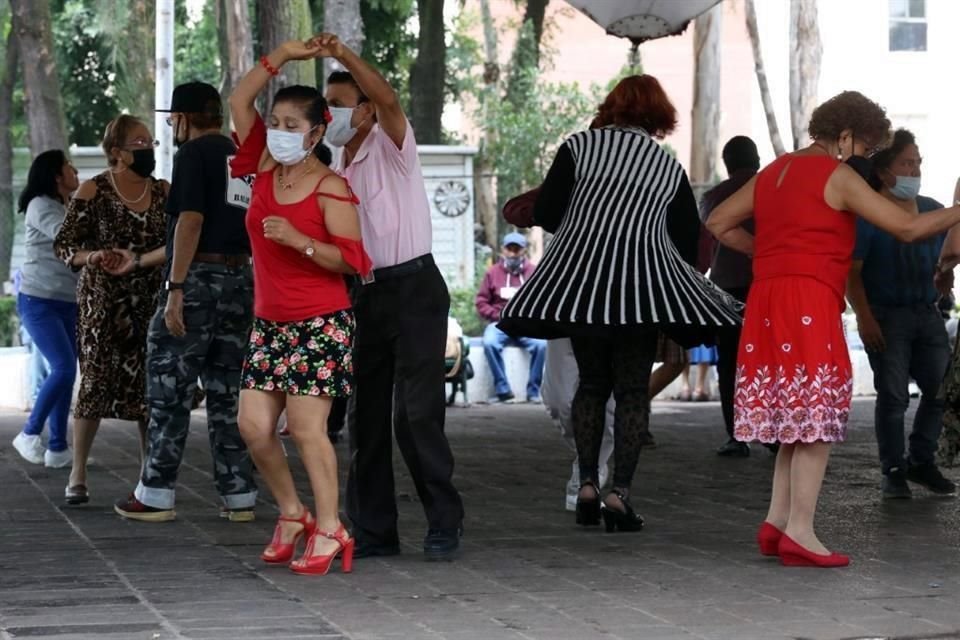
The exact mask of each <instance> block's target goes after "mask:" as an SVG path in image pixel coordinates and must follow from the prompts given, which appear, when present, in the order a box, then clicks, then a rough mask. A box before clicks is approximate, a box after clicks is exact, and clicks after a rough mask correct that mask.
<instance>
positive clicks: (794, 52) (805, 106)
mask: <svg viewBox="0 0 960 640" xmlns="http://www.w3.org/2000/svg"><path fill="white" fill-rule="evenodd" d="M822 56H823V44H822V43H821V42H820V28H819V27H818V26H817V0H790V129H791V132H792V133H793V148H794V149H799V148H800V147H801V146H803V143H804V142H805V141H806V140H807V138H808V137H809V135H808V133H807V127H808V125H809V124H810V116H811V115H813V110H814V109H815V108H816V106H817V85H818V84H819V82H820V59H821V58H822Z"/></svg>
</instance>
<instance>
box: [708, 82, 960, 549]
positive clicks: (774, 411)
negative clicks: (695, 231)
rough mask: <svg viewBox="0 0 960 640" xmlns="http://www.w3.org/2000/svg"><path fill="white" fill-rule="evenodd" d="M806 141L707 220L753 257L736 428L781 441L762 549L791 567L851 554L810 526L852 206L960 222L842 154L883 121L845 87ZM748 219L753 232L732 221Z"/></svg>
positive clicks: (925, 220)
mask: <svg viewBox="0 0 960 640" xmlns="http://www.w3.org/2000/svg"><path fill="white" fill-rule="evenodd" d="M809 131H810V137H811V138H812V139H813V143H812V144H811V145H810V146H809V147H807V148H805V149H801V150H800V151H797V152H794V153H791V154H787V155H784V156H782V157H780V158H778V159H777V160H775V161H774V162H773V163H772V164H771V165H769V166H768V167H767V168H766V169H764V170H763V171H761V172H760V173H759V174H757V176H756V177H754V178H753V179H752V180H751V181H750V182H748V183H747V184H746V185H745V186H744V187H743V188H742V189H741V190H740V191H738V192H737V193H736V194H734V195H733V196H731V197H730V198H729V199H727V200H726V201H725V202H723V203H722V204H721V205H720V206H719V207H717V208H716V209H715V210H714V212H713V215H712V216H711V217H710V219H709V220H708V221H707V227H708V228H709V229H710V231H711V232H713V233H714V235H716V236H717V238H718V239H719V240H720V242H722V243H724V244H725V245H727V246H729V247H732V248H734V249H736V250H738V251H741V252H743V253H746V254H748V255H752V256H753V275H754V284H753V287H752V288H751V290H750V296H749V298H748V300H747V307H746V311H745V314H744V321H743V334H742V337H741V341H740V352H739V355H738V358H737V390H736V395H735V399H734V407H735V418H734V435H735V437H736V438H737V439H738V440H742V441H750V440H759V441H761V442H764V443H774V442H777V443H779V444H780V450H779V453H778V454H777V463H776V468H775V471H774V476H773V489H772V492H771V498H770V508H769V511H768V512H767V517H766V519H765V521H764V522H763V524H762V525H761V527H760V531H759V533H758V534H757V541H758V543H759V545H760V551H761V553H763V554H764V555H772V556H779V557H780V560H781V562H782V563H783V564H784V565H788V566H798V565H804V566H820V567H837V566H846V565H847V564H849V558H848V557H847V556H845V555H843V554H839V553H831V552H830V551H828V550H827V549H826V547H824V546H823V544H821V542H820V541H819V539H818V538H817V536H816V534H815V533H814V530H813V520H814V512H815V510H816V505H817V499H818V498H819V494H820V488H821V485H822V483H823V476H824V472H825V471H826V467H827V459H828V457H829V455H830V447H831V445H832V443H834V442H840V441H842V440H843V439H844V436H845V432H846V424H847V418H848V415H849V411H850V396H851V392H852V388H853V384H852V372H851V367H850V356H849V352H848V351H847V345H846V341H845V338H844V333H843V324H842V320H841V317H840V316H841V313H842V312H843V310H844V308H845V302H844V291H845V282H846V277H847V272H848V271H849V269H850V264H851V257H852V255H853V247H854V242H855V239H856V226H855V218H854V216H855V215H860V216H863V217H864V218H865V219H866V220H867V221H869V222H871V223H872V224H874V225H876V226H877V227H880V228H881V229H884V230H885V231H888V232H890V233H891V234H893V235H894V236H896V237H897V238H898V239H900V240H901V241H903V242H910V241H913V240H917V239H920V238H924V237H928V236H932V235H935V234H937V233H941V232H943V231H944V230H946V229H947V228H949V227H951V226H953V225H954V224H957V223H958V222H960V207H952V208H950V209H941V210H940V211H937V212H933V213H931V214H929V215H923V216H912V215H910V214H908V213H907V212H905V211H904V210H902V209H900V208H899V207H897V206H896V205H894V204H892V203H891V202H890V201H889V200H887V199H886V198H884V197H882V196H880V195H879V194H877V193H876V192H874V191H873V190H872V189H871V188H870V187H869V186H868V185H867V183H866V182H865V181H864V179H863V178H861V176H860V175H859V174H858V173H857V172H856V171H855V170H854V169H852V168H851V166H850V165H849V164H845V163H843V162H841V161H843V160H847V159H848V158H850V157H852V156H859V157H860V159H861V160H863V158H862V156H864V155H865V154H866V153H867V152H868V151H870V150H871V149H872V148H875V147H876V146H878V145H880V144H882V143H883V142H885V140H886V139H887V137H888V136H889V132H890V121H889V120H888V119H887V117H886V115H885V113H884V110H883V109H882V108H881V107H880V106H879V105H877V104H876V103H874V102H872V101H870V100H869V99H867V98H866V97H864V96H863V95H861V94H859V93H857V92H854V91H847V92H844V93H841V94H839V95H838V96H835V97H834V98H832V99H830V100H828V101H827V102H825V103H824V104H822V105H820V106H819V107H818V108H817V109H816V110H815V111H814V113H813V116H812V117H811V119H810V126H809ZM750 217H753V218H754V221H755V229H756V231H755V235H751V234H750V233H748V232H747V231H745V230H744V229H743V228H742V227H741V226H740V225H741V223H742V222H744V221H745V220H747V219H748V218H750Z"/></svg>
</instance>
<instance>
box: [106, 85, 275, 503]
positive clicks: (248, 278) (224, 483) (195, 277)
mask: <svg viewBox="0 0 960 640" xmlns="http://www.w3.org/2000/svg"><path fill="white" fill-rule="evenodd" d="M167 111H168V112H169V113H170V117H169V118H168V119H167V123H168V124H169V125H170V126H172V127H173V137H174V140H175V143H176V144H177V146H179V147H180V149H179V151H177V155H176V156H175V157H174V161H173V180H172V182H171V186H170V195H169V197H168V199H167V216H168V218H167V245H166V246H167V267H166V269H167V271H166V273H167V277H166V284H165V286H164V292H163V294H162V295H161V299H160V305H159V308H158V309H157V313H156V315H154V317H153V321H152V322H151V324H150V332H149V335H148V336H147V406H148V408H149V411H150V422H149V426H148V430H147V443H148V444H147V453H146V457H145V459H144V464H143V470H142V472H141V476H140V483H139V484H138V485H137V487H136V489H135V490H134V491H133V493H131V494H130V495H129V496H128V497H127V498H125V499H123V500H119V501H118V502H117V503H116V505H115V510H116V511H117V513H119V514H120V515H121V516H123V517H125V518H131V519H134V520H143V521H147V522H163V521H166V520H173V519H174V518H175V517H176V514H175V513H174V510H173V506H174V500H175V487H176V481H177V472H178V470H179V468H180V463H181V461H182V460H183V449H184V445H185V444H186V440H187V433H188V432H189V430H190V409H191V403H192V402H193V398H194V394H195V393H196V390H197V378H198V377H199V378H200V379H201V380H202V382H203V387H204V389H205V391H206V394H207V428H208V430H209V433H210V450H211V453H212V454H213V467H214V481H215V483H216V486H217V491H218V492H219V493H220V496H221V498H222V500H223V507H222V508H221V515H222V516H223V517H226V518H229V519H230V520H231V521H234V522H247V521H250V520H253V507H254V504H255V502H256V498H257V487H256V483H255V482H254V478H253V462H252V460H251V458H250V455H249V453H248V452H247V447H246V445H245V444H244V442H243V439H242V438H241V437H240V431H239V428H238V426H237V405H238V398H239V393H240V378H241V371H242V367H243V359H244V352H245V350H246V346H247V339H248V337H249V335H250V327H251V324H252V322H253V275H252V271H251V266H250V243H249V239H248V238H247V231H246V227H245V225H244V218H245V216H246V210H247V206H248V205H249V203H250V185H249V183H247V182H245V181H243V180H239V179H232V178H230V171H229V167H228V166H227V162H228V161H229V159H230V157H231V156H232V155H233V154H234V153H236V146H235V145H234V143H233V141H232V140H230V138H228V137H226V136H224V135H223V134H222V133H221V128H222V127H223V112H222V106H221V100H220V94H219V93H218V92H217V90H216V89H214V88H213V87H212V86H210V85H208V84H205V83H202V82H190V83H187V84H182V85H179V86H178V87H176V89H174V91H173V100H172V101H171V104H170V109H169V110H167Z"/></svg>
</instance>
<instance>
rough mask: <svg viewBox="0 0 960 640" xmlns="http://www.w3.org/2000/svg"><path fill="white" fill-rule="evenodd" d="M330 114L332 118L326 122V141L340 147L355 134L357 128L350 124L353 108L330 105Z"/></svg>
mask: <svg viewBox="0 0 960 640" xmlns="http://www.w3.org/2000/svg"><path fill="white" fill-rule="evenodd" d="M330 115H331V117H332V118H333V119H332V120H331V121H330V122H329V123H327V135H326V138H327V142H329V143H330V144H332V145H333V146H335V147H342V146H343V145H345V144H347V143H348V142H350V141H351V140H353V136H355V135H357V128H356V127H351V126H350V121H351V120H352V119H353V108H352V107H330Z"/></svg>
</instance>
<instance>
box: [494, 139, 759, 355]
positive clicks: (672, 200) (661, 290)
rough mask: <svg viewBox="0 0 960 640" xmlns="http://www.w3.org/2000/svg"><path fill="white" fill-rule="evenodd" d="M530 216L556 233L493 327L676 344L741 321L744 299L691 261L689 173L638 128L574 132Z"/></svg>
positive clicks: (696, 225) (693, 210)
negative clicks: (651, 334) (620, 333)
mask: <svg viewBox="0 0 960 640" xmlns="http://www.w3.org/2000/svg"><path fill="white" fill-rule="evenodd" d="M534 218H535V220H536V222H537V224H539V225H540V226H543V227H544V229H546V230H547V231H551V232H554V233H555V234H556V235H554V237H553V239H552V241H551V242H550V245H549V246H548V248H547V251H546V254H545V255H544V258H543V260H542V262H541V263H540V265H539V266H538V267H537V270H536V271H535V272H534V274H533V276H532V277H531V278H530V280H528V281H527V282H526V283H525V284H524V285H523V287H522V288H521V289H520V291H518V292H517V294H516V295H515V296H514V298H513V299H512V300H511V301H510V302H509V303H508V304H507V306H506V308H505V309H504V310H503V313H502V315H501V321H500V324H499V326H500V328H501V329H503V331H505V332H506V333H508V334H511V335H516V336H529V337H540V338H558V337H563V336H577V335H609V333H610V331H611V329H612V328H621V329H630V328H634V327H649V326H650V325H657V326H658V327H659V328H660V329H661V330H662V331H664V332H665V333H667V334H668V335H670V337H671V338H673V339H674V340H676V341H677V342H679V343H680V344H682V345H683V346H696V345H697V344H702V343H707V344H711V343H712V342H713V335H714V334H715V332H716V329H717V328H718V327H723V326H732V325H737V324H740V322H741V317H740V313H739V311H740V309H741V308H742V305H741V304H740V303H739V302H737V301H736V300H735V299H733V298H732V297H731V296H729V295H728V294H726V293H725V292H723V291H722V290H720V289H719V288H717V287H716V286H715V285H713V283H711V282H709V281H708V280H707V279H706V278H704V277H703V276H702V275H701V274H700V273H698V272H697V271H696V270H695V269H694V267H693V266H692V265H693V264H694V263H695V260H696V252H697V239H698V236H699V230H700V220H699V216H698V212H697V204H696V200H695V198H694V196H693V191H692V190H691V188H690V183H689V181H688V180H687V176H686V173H685V172H684V170H683V168H682V167H681V166H680V163H679V162H677V161H676V159H674V158H673V157H672V156H671V155H670V154H668V153H667V152H666V151H664V150H663V148H662V147H661V146H660V145H659V144H658V143H657V142H656V141H655V140H654V139H653V138H651V137H650V136H649V135H647V133H646V132H645V131H643V130H641V129H623V128H614V127H607V128H603V129H593V130H589V131H583V132H580V133H577V134H574V135H573V136H571V137H570V138H569V139H568V140H567V141H566V142H565V143H564V144H563V145H562V147H561V148H560V150H559V152H558V153H557V158H556V159H555V161H554V164H553V166H552V167H551V168H550V172H549V174H548V175H547V178H546V180H545V181H544V184H543V189H542V191H541V194H540V196H539V198H538V200H537V204H536V206H535V211H534Z"/></svg>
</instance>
